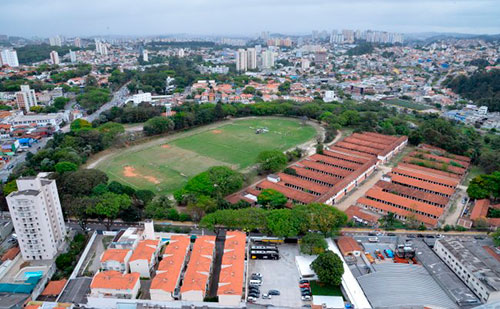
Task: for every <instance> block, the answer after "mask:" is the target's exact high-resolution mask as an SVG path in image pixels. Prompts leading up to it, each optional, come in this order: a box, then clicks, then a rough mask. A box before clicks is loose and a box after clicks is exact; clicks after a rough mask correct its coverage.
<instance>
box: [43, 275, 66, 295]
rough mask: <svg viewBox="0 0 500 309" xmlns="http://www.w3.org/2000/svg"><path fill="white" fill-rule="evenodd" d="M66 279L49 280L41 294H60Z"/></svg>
mask: <svg viewBox="0 0 500 309" xmlns="http://www.w3.org/2000/svg"><path fill="white" fill-rule="evenodd" d="M67 281H68V280H66V279H62V280H58V281H50V282H49V284H47V286H46V287H45V289H44V290H43V292H42V294H41V295H45V296H52V295H59V294H61V292H62V290H63V288H64V286H65V285H66V282H67Z"/></svg>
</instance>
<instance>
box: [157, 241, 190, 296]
mask: <svg viewBox="0 0 500 309" xmlns="http://www.w3.org/2000/svg"><path fill="white" fill-rule="evenodd" d="M190 243H191V241H190V239H189V237H188V236H183V235H173V236H172V237H171V238H170V242H169V244H168V245H167V246H166V247H165V252H164V253H163V259H162V260H161V262H160V264H159V265H158V270H157V271H156V276H155V277H154V278H153V280H152V281H151V289H160V290H163V291H165V292H174V290H175V288H176V287H177V282H178V281H179V276H180V275H181V271H182V268H183V266H184V262H185V260H186V255H187V250H188V248H189V245H190Z"/></svg>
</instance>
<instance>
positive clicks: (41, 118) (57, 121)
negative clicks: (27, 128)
mask: <svg viewBox="0 0 500 309" xmlns="http://www.w3.org/2000/svg"><path fill="white" fill-rule="evenodd" d="M68 120H69V119H68V117H67V116H66V115H65V114H64V113H52V114H33V115H17V116H16V117H14V118H13V119H11V120H10V121H8V123H9V124H10V125H12V126H22V125H33V124H35V125H36V126H37V127H47V126H51V127H53V128H54V129H55V130H56V131H59V129H60V125H61V124H62V123H63V122H64V121H68Z"/></svg>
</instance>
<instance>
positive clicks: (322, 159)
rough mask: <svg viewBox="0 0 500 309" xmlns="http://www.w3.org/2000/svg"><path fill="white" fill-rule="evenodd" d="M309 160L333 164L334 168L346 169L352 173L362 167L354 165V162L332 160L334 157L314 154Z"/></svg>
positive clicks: (357, 164)
mask: <svg viewBox="0 0 500 309" xmlns="http://www.w3.org/2000/svg"><path fill="white" fill-rule="evenodd" d="M309 159H311V160H313V161H317V162H325V163H328V164H333V165H334V166H336V167H338V168H342V169H346V170H349V171H351V172H352V171H354V170H356V169H357V168H359V167H360V166H361V164H359V163H352V162H348V161H344V160H339V159H336V158H332V157H330V156H327V155H321V154H313V155H312V156H310V157H309Z"/></svg>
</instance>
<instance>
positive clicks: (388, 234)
mask: <svg viewBox="0 0 500 309" xmlns="http://www.w3.org/2000/svg"><path fill="white" fill-rule="evenodd" d="M387 236H396V234H395V233H387Z"/></svg>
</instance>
